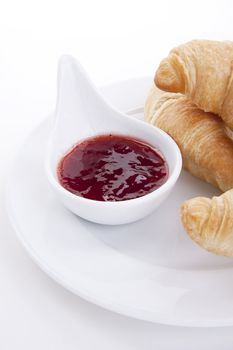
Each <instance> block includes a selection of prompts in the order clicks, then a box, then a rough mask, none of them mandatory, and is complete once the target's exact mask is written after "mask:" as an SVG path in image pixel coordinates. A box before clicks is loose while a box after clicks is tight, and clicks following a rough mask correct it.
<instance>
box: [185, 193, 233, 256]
mask: <svg viewBox="0 0 233 350" xmlns="http://www.w3.org/2000/svg"><path fill="white" fill-rule="evenodd" d="M180 216H181V221H182V223H183V226H184V228H185V230H186V231H187V233H188V234H189V236H190V238H191V239H192V240H194V241H195V242H196V243H197V244H199V245H200V246H202V247H203V248H205V249H207V250H208V251H210V252H212V253H215V254H218V255H225V256H233V219H232V218H233V190H229V191H227V192H225V193H223V194H222V195H221V196H219V197H213V198H212V199H209V198H205V197H197V198H193V199H190V200H188V201H185V202H184V203H183V204H182V206H181V209H180Z"/></svg>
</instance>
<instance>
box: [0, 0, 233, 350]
mask: <svg viewBox="0 0 233 350" xmlns="http://www.w3.org/2000/svg"><path fill="white" fill-rule="evenodd" d="M232 4H233V2H232V1H223V0H222V1H204V0H203V1H197V0H196V1H192V2H191V1H179V0H176V1H164V0H163V1H157V2H156V1H155V0H154V1H147V0H144V1H136V0H135V1H129V0H125V1H123V0H118V1H111V0H109V1H103V0H98V1H90V0H85V1H78V0H76V1H70V0H66V1H59V0H57V1H49V0H47V1H46V0H40V1H26V0H21V1H11V0H8V1H7V0H6V1H0V170H1V177H0V185H1V202H0V227H1V229H0V349H1V350H13V349H20V350H21V349H23V350H29V349H30V350H31V349H33V350H37V349H38V350H39V349H43V350H53V349H54V350H61V349H62V350H63V349H64V350H73V349H80V350H89V349H101V350H104V349H108V350H109V349H113V350H114V349H118V350H119V349H121V350H124V349H134V350H137V349H140V350H144V349H145V350H150V349H158V350H160V349H161V350H162V349H174V350H176V349H179V350H183V349H185V350H187V349H190V350H192V349H195V350H196V349H212V350H215V349H221V350H225V349H226V350H227V349H232V348H233V328H220V329H190V328H189V329H188V328H177V327H167V326H161V325H156V324H150V323H146V322H141V321H137V320H133V319H129V318H126V317H123V316H120V315H116V314H113V313H111V312H108V311H105V310H103V309H101V308H99V307H97V306H94V305H91V304H88V303H87V302H85V301H83V300H81V299H80V298H78V297H76V296H74V295H72V294H71V293H69V292H68V291H66V290H64V289H63V288H61V287H60V286H58V285H56V284H55V282H53V281H52V280H50V279H49V278H48V277H47V276H46V275H45V274H44V273H43V272H41V271H40V270H39V268H38V267H37V266H35V264H34V263H33V262H32V261H31V260H30V259H29V257H28V256H27V254H26V253H25V252H24V250H23V248H21V246H20V244H19V243H18V241H17V239H16V237H15V234H14V232H13V230H12V229H11V227H10V225H9V222H8V219H7V216H6V212H5V205H4V188H5V181H6V179H7V171H8V166H9V163H10V160H11V159H12V156H13V155H14V153H15V152H16V151H17V148H18V146H19V145H20V143H21V142H22V141H23V139H24V138H25V136H26V135H27V134H28V133H29V132H30V130H31V129H32V128H33V127H34V126H35V125H36V124H38V123H39V121H40V120H41V119H42V118H44V117H45V116H46V115H47V114H48V113H49V112H50V111H52V110H53V108H54V104H55V97H56V65H57V61H58V58H59V56H60V55H62V54H64V53H69V54H72V55H74V56H76V57H77V58H78V59H79V60H80V61H81V62H82V64H83V65H84V66H85V68H86V69H87V70H88V71H89V73H90V75H91V76H92V78H93V80H94V81H95V82H96V84H97V85H102V84H106V83H109V82H113V81H115V80H119V79H127V78H131V77H136V76H143V75H150V76H151V77H153V74H154V71H155V69H156V66H157V64H158V63H159V61H160V59H161V58H163V57H164V56H165V55H166V54H167V52H168V51H169V50H170V49H171V48H172V47H173V46H175V45H178V44H180V43H182V42H184V41H188V40H191V39H193V38H209V39H219V40H232V38H233V23H232V16H233V15H232V14H233V5H232ZM16 176H17V174H16Z"/></svg>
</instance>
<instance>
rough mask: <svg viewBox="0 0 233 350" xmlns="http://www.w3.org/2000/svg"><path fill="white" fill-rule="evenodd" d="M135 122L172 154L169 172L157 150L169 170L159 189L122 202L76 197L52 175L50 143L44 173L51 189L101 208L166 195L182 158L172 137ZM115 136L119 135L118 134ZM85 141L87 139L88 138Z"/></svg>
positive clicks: (133, 203) (177, 172)
mask: <svg viewBox="0 0 233 350" xmlns="http://www.w3.org/2000/svg"><path fill="white" fill-rule="evenodd" d="M121 114H122V115H124V116H126V117H128V118H131V117H129V116H128V115H127V114H125V113H121ZM135 122H139V123H143V126H144V127H149V128H150V129H151V130H153V131H154V133H155V135H156V134H157V135H158V134H160V136H162V138H163V139H164V141H165V143H166V144H168V145H169V147H170V149H171V150H172V152H173V154H172V157H174V158H175V159H174V166H173V169H172V171H171V170H170V169H171V167H170V164H169V161H168V160H167V158H166V157H165V156H164V154H163V151H161V149H158V150H159V152H161V154H162V155H163V157H164V158H165V160H166V162H167V164H168V168H169V174H168V178H167V180H166V181H165V182H164V183H163V184H162V185H161V186H160V187H159V188H157V189H155V190H154V191H152V192H150V193H147V194H145V195H143V196H141V197H138V198H133V199H126V200H123V201H98V200H94V199H90V198H85V197H81V196H78V195H76V194H74V193H72V192H70V191H68V190H67V189H65V188H64V187H63V186H62V185H61V184H60V182H59V180H58V178H57V177H56V176H55V175H54V171H53V169H52V166H51V162H50V159H51V153H52V147H51V146H52V142H50V144H49V147H48V152H47V156H46V158H45V171H46V175H47V178H48V180H49V182H50V184H51V185H52V186H53V188H54V189H55V190H56V191H57V192H59V193H60V194H61V195H63V196H65V197H66V198H70V199H72V200H76V201H77V202H79V203H86V204H90V205H96V206H99V207H103V206H108V207H120V206H128V205H130V206H134V205H137V204H139V203H144V202H146V201H148V200H151V199H154V198H156V197H159V196H160V195H163V194H164V193H166V192H167V191H168V190H169V189H170V188H172V187H173V186H174V184H175V183H176V181H177V179H178V177H179V175H180V172H181V169H182V156H181V152H180V149H179V147H178V145H177V144H176V142H175V141H174V140H173V139H172V137H171V136H169V135H168V134H167V133H166V132H165V131H163V130H161V129H160V128H158V127H155V126H152V125H149V124H146V123H145V122H143V121H141V120H137V119H135ZM98 135H101V134H96V135H95V134H94V135H93V136H92V137H95V136H98ZM103 135H104V133H103ZM117 135H120V133H119V134H117ZM50 136H52V135H50ZM124 136H125V135H124ZM129 137H134V135H129ZM51 138H52V137H51ZM51 138H50V141H51ZM86 139H88V137H87V138H86ZM136 139H139V138H138V137H136ZM83 140H85V139H83ZM141 141H143V142H145V143H147V144H148V145H150V143H149V142H147V141H146V140H143V139H141ZM150 146H151V147H153V145H150ZM70 149H72V147H70ZM70 149H69V150H70ZM69 150H67V152H69ZM57 166H58V162H57V164H56V168H57Z"/></svg>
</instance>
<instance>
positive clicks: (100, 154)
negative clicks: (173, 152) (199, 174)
mask: <svg viewBox="0 0 233 350" xmlns="http://www.w3.org/2000/svg"><path fill="white" fill-rule="evenodd" d="M167 177H168V167H167V163H166V161H165V160H164V158H163V157H162V156H161V154H160V153H159V152H158V151H156V149H154V148H152V147H151V146H149V145H148V144H146V143H144V142H142V141H139V140H135V139H132V138H129V137H125V136H119V135H102V136H96V137H93V138H89V139H86V140H84V141H83V142H81V143H79V144H78V145H76V146H75V147H74V148H73V149H72V150H71V151H70V152H69V153H68V154H66V155H65V156H64V157H63V158H62V159H61V161H60V163H59V166H58V178H59V181H60V183H61V185H62V186H63V187H64V188H66V189H67V190H68V191H70V192H72V193H74V194H76V195H78V196H81V197H85V198H89V199H94V200H97V201H124V200H127V199H133V198H138V197H141V196H144V195H145V194H147V193H150V192H152V191H154V190H156V189H157V188H158V187H160V186H161V185H162V184H163V183H164V182H165V181H166V180H167Z"/></svg>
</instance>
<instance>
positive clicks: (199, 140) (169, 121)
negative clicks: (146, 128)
mask: <svg viewBox="0 0 233 350" xmlns="http://www.w3.org/2000/svg"><path fill="white" fill-rule="evenodd" d="M145 120H146V121H148V122H149V123H151V124H153V125H155V126H157V127H159V128H161V129H163V130H164V131H165V132H167V133H168V134H169V135H170V136H171V137H172V138H173V139H174V140H175V141H176V143H177V144H178V146H179V148H180V150H181V153H182V157H183V166H184V168H186V169H187V170H189V172H190V173H191V174H193V175H194V176H196V177H198V178H200V179H203V180H205V181H206V182H209V183H211V184H213V185H215V186H217V187H218V188H220V189H221V190H222V191H226V190H229V189H231V188H233V141H232V140H231V139H230V138H229V137H228V136H227V135H226V132H225V126H224V123H223V122H222V120H221V119H220V118H219V117H217V116H216V115H214V114H212V113H206V112H204V111H202V110H200V109H198V108H197V107H196V106H195V105H194V104H193V103H192V102H191V101H190V100H189V99H188V98H187V97H185V96H184V95H181V94H174V93H168V92H162V91H160V90H159V89H157V88H156V87H155V86H153V87H152V89H151V91H150V94H149V96H148V98H147V100H146V103H145Z"/></svg>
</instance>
